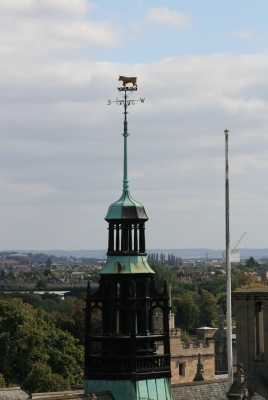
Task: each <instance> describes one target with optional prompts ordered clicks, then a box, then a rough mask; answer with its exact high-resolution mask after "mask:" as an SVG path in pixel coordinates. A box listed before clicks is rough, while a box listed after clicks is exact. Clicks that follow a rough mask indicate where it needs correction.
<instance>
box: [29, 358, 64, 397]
mask: <svg viewBox="0 0 268 400" xmlns="http://www.w3.org/2000/svg"><path fill="white" fill-rule="evenodd" d="M22 386H23V389H25V390H26V391H27V392H29V393H43V392H59V391H64V390H70V384H69V382H68V380H67V379H64V378H63V377H62V376H61V375H59V374H53V372H52V370H51V368H50V367H49V366H48V365H47V364H44V363H42V362H39V361H37V362H36V363H34V364H33V366H32V370H31V372H30V373H29V374H28V375H27V378H26V379H25V382H24V383H23V385H22Z"/></svg>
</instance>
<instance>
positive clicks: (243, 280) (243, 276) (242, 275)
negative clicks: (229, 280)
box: [236, 257, 256, 287]
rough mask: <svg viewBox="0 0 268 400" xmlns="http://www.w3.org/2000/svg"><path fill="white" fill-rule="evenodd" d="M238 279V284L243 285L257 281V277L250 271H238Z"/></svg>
mask: <svg viewBox="0 0 268 400" xmlns="http://www.w3.org/2000/svg"><path fill="white" fill-rule="evenodd" d="M251 258H252V257H251ZM236 281H237V286H238V287H241V286H245V285H250V284H251V283H254V282H256V279H255V278H254V277H253V276H252V275H250V274H249V273H248V272H245V271H238V272H237V275H236Z"/></svg>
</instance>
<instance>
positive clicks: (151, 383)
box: [85, 378, 172, 400]
mask: <svg viewBox="0 0 268 400" xmlns="http://www.w3.org/2000/svg"><path fill="white" fill-rule="evenodd" d="M103 390H110V392H111V393H112V395H113V396H114V398H115V400H172V394H171V384H170V378H158V379H145V380H141V381H136V382H132V381H127V380H122V381H109V380H88V379H86V380H85V393H92V392H93V393H97V392H98V391H103Z"/></svg>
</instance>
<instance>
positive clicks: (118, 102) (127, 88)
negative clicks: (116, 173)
mask: <svg viewBox="0 0 268 400" xmlns="http://www.w3.org/2000/svg"><path fill="white" fill-rule="evenodd" d="M118 80H119V81H122V82H123V86H121V87H118V88H117V90H118V92H119V94H120V95H121V96H122V97H123V99H122V100H120V99H118V98H116V100H114V101H111V100H107V101H108V103H107V105H108V106H110V105H111V104H112V103H116V105H117V106H121V105H123V106H124V112H123V114H124V133H123V134H122V135H123V137H124V179H123V190H124V191H128V190H129V181H128V162H127V137H128V136H129V134H128V130H127V114H128V112H127V108H128V107H129V106H130V105H131V104H133V105H135V103H136V101H140V102H141V103H144V101H145V99H142V98H140V99H139V100H130V99H129V98H128V97H129V95H130V94H132V92H134V91H137V90H138V86H137V77H131V78H127V77H126V76H120V75H119V79H118ZM128 83H132V87H130V86H126V85H127V84H128ZM122 92H124V93H122ZM127 92H128V93H129V94H127Z"/></svg>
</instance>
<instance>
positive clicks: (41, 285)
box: [36, 279, 47, 290]
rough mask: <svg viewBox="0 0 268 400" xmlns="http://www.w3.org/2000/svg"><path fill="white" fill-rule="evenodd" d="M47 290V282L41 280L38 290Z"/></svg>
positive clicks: (37, 286)
mask: <svg viewBox="0 0 268 400" xmlns="http://www.w3.org/2000/svg"><path fill="white" fill-rule="evenodd" d="M46 288H47V284H46V281H44V279H40V280H39V281H38V282H37V284H36V289H41V290H44V289H46Z"/></svg>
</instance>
